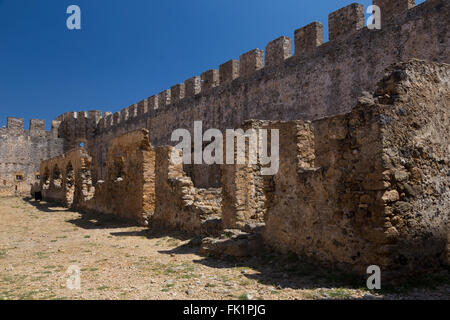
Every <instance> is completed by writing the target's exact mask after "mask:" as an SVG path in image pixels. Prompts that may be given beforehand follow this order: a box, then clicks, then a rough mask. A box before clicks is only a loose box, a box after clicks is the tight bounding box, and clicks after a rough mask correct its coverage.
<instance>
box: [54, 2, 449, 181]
mask: <svg viewBox="0 0 450 320" xmlns="http://www.w3.org/2000/svg"><path fill="white" fill-rule="evenodd" d="M414 3H415V1H411V0H395V1H387V0H375V1H374V4H377V5H379V6H380V7H381V10H382V17H383V24H382V28H381V30H369V29H368V28H367V27H364V22H365V21H364V8H363V6H362V5H359V4H351V5H349V6H347V7H345V8H342V9H340V10H338V11H336V12H333V13H331V14H330V15H329V21H328V25H329V41H328V42H324V37H323V25H322V24H321V23H320V22H313V23H311V24H309V25H307V26H305V27H302V28H300V29H298V30H296V31H295V34H294V47H295V52H294V54H293V55H292V52H291V39H290V38H288V37H285V36H283V37H280V38H278V39H276V40H273V41H271V42H270V43H269V44H268V45H267V47H266V50H265V53H264V51H262V50H259V49H255V50H252V51H249V52H247V53H245V54H243V55H241V56H240V60H239V61H237V60H230V61H228V62H226V63H224V64H222V65H221V66H220V67H219V69H218V70H216V69H213V70H208V71H206V72H203V73H202V74H201V76H195V77H193V78H190V79H188V80H186V81H185V82H184V83H180V84H177V85H174V86H172V87H171V88H170V89H168V90H165V91H163V92H161V93H159V94H157V95H153V96H151V97H149V98H146V99H144V100H142V101H140V102H138V103H136V104H134V105H132V106H130V107H127V108H125V109H123V110H121V111H120V112H115V113H111V112H105V113H104V114H102V112H101V111H89V112H85V111H83V112H67V113H65V114H63V115H61V116H59V117H58V118H57V119H56V120H57V121H58V122H61V127H60V131H59V134H60V136H61V137H63V138H64V139H65V150H66V151H67V150H69V149H71V148H74V147H77V146H78V144H79V143H80V142H84V143H86V145H87V147H88V149H89V150H90V151H91V154H92V155H93V158H94V160H93V161H94V162H95V163H96V164H97V167H98V168H99V170H100V171H99V172H98V173H96V175H97V174H98V175H99V178H104V175H105V172H106V171H105V170H106V163H105V161H106V156H107V153H108V150H107V148H108V145H109V141H110V140H111V139H113V138H114V137H117V136H120V135H122V134H124V133H126V132H129V131H133V130H136V129H139V128H147V129H148V130H149V133H150V140H151V143H152V144H153V145H155V146H160V145H173V144H174V143H173V142H171V141H170V138H171V134H172V132H173V130H175V129H178V128H185V129H188V130H190V131H192V130H193V122H194V120H202V121H203V125H204V128H205V130H206V129H208V128H217V129H220V130H223V129H227V128H237V127H239V126H240V125H241V124H242V123H243V122H244V121H245V120H247V119H261V120H285V121H288V120H293V119H296V120H300V119H301V120H315V119H320V118H323V117H327V116H332V115H336V114H341V113H346V112H349V111H350V110H351V109H352V108H353V106H354V101H355V100H356V99H357V98H358V97H359V95H360V93H361V92H363V91H369V92H371V91H373V90H374V89H375V86H376V82H377V81H378V80H379V79H381V78H382V76H383V73H384V70H385V68H386V67H388V66H389V65H391V64H393V63H396V62H401V61H407V60H409V59H411V58H417V59H423V60H427V61H437V62H445V63H449V62H450V59H449V57H450V54H449V48H450V46H449V33H448V20H449V7H450V4H449V3H448V1H442V0H428V1H426V2H424V3H422V4H420V5H418V6H414ZM207 170H210V171H211V170H212V172H210V174H207V175H205V174H196V172H192V173H191V175H192V177H193V179H194V182H195V183H196V184H198V185H199V186H206V187H207V186H214V185H217V181H218V180H219V179H220V178H218V177H217V170H216V171H214V170H213V169H212V168H207ZM204 171H205V168H202V172H204Z"/></svg>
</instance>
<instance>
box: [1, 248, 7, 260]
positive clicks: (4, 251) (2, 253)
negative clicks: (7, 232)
mask: <svg viewBox="0 0 450 320" xmlns="http://www.w3.org/2000/svg"><path fill="white" fill-rule="evenodd" d="M5 256H6V250H4V249H2V250H0V259H1V258H4V257H5Z"/></svg>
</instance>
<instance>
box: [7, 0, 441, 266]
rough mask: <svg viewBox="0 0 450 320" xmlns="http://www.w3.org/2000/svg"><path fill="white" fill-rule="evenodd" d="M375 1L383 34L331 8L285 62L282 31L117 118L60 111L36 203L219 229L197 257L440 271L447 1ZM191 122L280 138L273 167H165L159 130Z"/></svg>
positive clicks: (165, 137)
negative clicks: (269, 170)
mask: <svg viewBox="0 0 450 320" xmlns="http://www.w3.org/2000/svg"><path fill="white" fill-rule="evenodd" d="M374 3H375V4H377V5H379V6H380V7H381V9H382V14H383V18H382V21H383V24H382V29H381V30H369V29H367V28H365V27H364V9H363V7H362V6H361V5H358V4H352V5H349V6H347V7H345V8H343V9H340V10H338V11H336V12H334V13H331V14H330V16H329V30H330V34H329V38H330V41H329V42H327V43H324V41H323V27H322V25H321V24H320V23H318V22H314V23H312V24H309V25H307V26H305V27H303V28H301V29H299V30H297V31H296V32H295V37H294V45H295V52H294V55H293V56H292V54H291V49H290V48H291V40H290V39H289V38H287V37H281V38H278V39H276V40H274V41H272V42H270V43H269V44H268V46H267V47H266V50H265V53H264V52H263V51H261V50H258V49H255V50H252V51H250V52H248V53H245V54H243V55H241V57H240V60H239V61H236V60H231V61H229V62H227V63H225V64H223V65H221V66H220V68H219V69H218V70H209V71H206V72H204V73H202V75H201V76H200V77H193V78H191V79H188V80H186V81H185V82H184V83H183V84H178V85H175V86H173V87H172V88H171V89H169V90H165V91H164V92H162V93H160V94H158V95H155V96H151V97H149V98H148V99H145V100H142V101H140V102H139V103H137V104H135V105H132V106H130V107H128V108H125V109H123V110H122V111H120V112H116V113H114V114H112V113H105V114H102V112H100V111H89V112H84V111H83V112H77V113H75V112H68V113H65V114H63V115H61V116H59V117H58V118H57V119H55V121H53V122H52V128H53V129H52V132H53V136H54V137H56V136H57V137H59V138H57V141H59V142H60V143H61V144H60V145H59V148H60V149H59V150H60V154H59V155H58V156H57V157H53V158H51V159H48V160H45V161H43V162H42V164H41V172H40V177H41V182H40V186H41V190H42V192H43V195H44V198H45V199H46V200H50V201H57V202H60V203H63V204H65V205H67V206H72V207H74V208H79V209H81V210H90V211H96V212H101V213H112V214H116V215H120V216H123V217H126V218H129V219H132V220H134V221H136V222H139V223H141V224H151V225H152V226H157V225H159V226H161V227H163V228H175V229H179V230H184V231H186V232H190V233H193V234H197V235H203V236H218V235H221V234H222V235H224V234H225V235H226V236H222V237H219V238H206V239H204V241H203V244H202V251H203V252H205V253H208V254H224V253H225V254H232V255H236V256H243V255H248V254H254V253H256V252H258V250H259V249H260V248H261V246H262V244H264V245H267V246H270V247H272V248H275V249H276V250H278V251H281V252H294V253H296V254H298V255H301V256H305V257H307V258H308V259H311V260H313V261H317V262H320V263H323V264H328V265H333V266H338V267H341V268H342V269H344V270H347V271H348V270H352V271H354V272H357V273H364V271H365V268H366V267H367V266H368V265H371V264H376V265H380V266H382V268H383V270H389V271H390V272H392V273H393V274H394V273H396V272H399V273H403V274H414V273H416V272H418V271H420V270H431V269H433V268H436V267H438V266H442V265H443V264H447V265H448V263H449V261H448V252H449V250H448V248H449V247H450V246H449V243H448V239H449V229H448V218H449V211H450V208H449V203H450V201H449V197H450V194H449V189H450V188H449V185H448V172H449V171H448V170H449V165H448V164H449V158H448V154H449V152H448V151H449V148H450V146H449V136H450V133H449V131H448V130H449V129H448V128H449V127H450V126H449V122H448V119H449V118H450V117H449V101H450V96H449V92H450V87H449V83H450V67H449V65H448V63H449V48H450V46H449V38H450V37H449V32H448V21H449V20H450V19H449V13H450V3H449V2H448V1H446V0H428V1H426V2H424V3H422V4H421V5H418V6H414V1H412V0H393V1H387V0H374ZM419 59H420V60H419ZM252 119H255V120H252ZM199 120H201V121H203V129H204V130H206V129H209V128H217V129H221V130H224V129H228V128H231V129H235V128H244V129H248V128H255V129H257V128H273V129H278V130H280V170H279V172H278V173H277V174H276V175H274V176H261V175H260V174H259V169H260V165H259V164H257V165H253V166H247V165H214V166H206V165H191V166H186V165H184V166H183V165H177V164H175V163H173V162H172V159H171V157H170V155H171V154H172V152H173V151H174V149H173V147H172V145H173V144H175V142H171V141H170V138H171V133H172V131H173V130H175V129H179V128H184V129H188V130H190V131H191V132H192V130H193V123H194V121H199ZM81 143H83V144H84V147H83V148H80V144H81ZM12 151H14V150H12ZM63 153H64V154H63ZM384 274H386V273H384Z"/></svg>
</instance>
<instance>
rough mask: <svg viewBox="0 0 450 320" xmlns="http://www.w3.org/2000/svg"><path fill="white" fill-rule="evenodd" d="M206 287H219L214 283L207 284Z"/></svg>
mask: <svg viewBox="0 0 450 320" xmlns="http://www.w3.org/2000/svg"><path fill="white" fill-rule="evenodd" d="M205 287H206V288H215V287H217V284H214V283H207V284H206V286H205Z"/></svg>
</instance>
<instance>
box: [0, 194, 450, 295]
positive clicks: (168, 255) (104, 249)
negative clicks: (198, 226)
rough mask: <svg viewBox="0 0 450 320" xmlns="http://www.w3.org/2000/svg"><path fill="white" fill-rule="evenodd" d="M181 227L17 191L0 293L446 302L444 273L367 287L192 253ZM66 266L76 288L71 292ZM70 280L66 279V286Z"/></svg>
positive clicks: (0, 265) (0, 240) (280, 263)
mask: <svg viewBox="0 0 450 320" xmlns="http://www.w3.org/2000/svg"><path fill="white" fill-rule="evenodd" d="M198 250H199V246H198V241H197V243H196V241H195V240H194V241H192V239H191V238H188V237H186V236H185V235H183V234H179V233H173V232H164V233H162V232H161V231H157V230H152V229H151V228H144V227H137V226H133V225H130V224H128V223H127V222H125V221H121V220H118V219H117V218H115V217H112V216H105V215H93V214H80V213H77V212H73V211H70V210H68V209H66V208H62V207H58V206H54V205H52V204H49V203H46V202H41V203H37V202H34V201H29V200H28V199H22V198H14V197H10V198H0V300H2V299H3V300H5V299H7V300H10V299H58V300H59V299H152V300H155V299H169V300H171V299H179V300H181V299H194V300H197V299H200V300H202V299H226V300H232V299H264V300H277V299H351V298H358V299H360V298H363V299H382V298H385V299H449V297H450V283H449V279H448V273H443V274H439V275H433V276H432V277H429V278H428V279H427V283H426V284H425V286H424V287H423V286H421V287H419V288H417V286H416V287H414V286H406V287H402V288H399V289H398V290H395V291H388V292H384V291H381V292H378V291H377V292H373V291H372V292H370V291H368V290H367V289H365V288H364V287H365V280H364V279H355V278H351V277H348V276H344V275H342V274H334V273H329V272H328V271H325V270H321V269H320V268H317V267H314V266H311V265H309V264H306V263H302V262H301V261H298V260H296V259H292V257H291V258H289V257H280V256H277V255H275V254H273V253H270V252H268V253H264V254H262V255H261V256H260V257H254V258H251V259H239V260H237V261H231V260H226V261H225V260H218V259H213V258H205V257H202V256H200V255H198ZM70 268H72V269H71V270H76V269H77V268H78V270H79V271H80V280H81V282H80V289H70V288H68V286H67V283H68V282H67V281H68V279H69V280H70V279H73V273H70ZM71 283H72V284H73V281H72V282H70V281H69V286H70V284H71Z"/></svg>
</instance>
